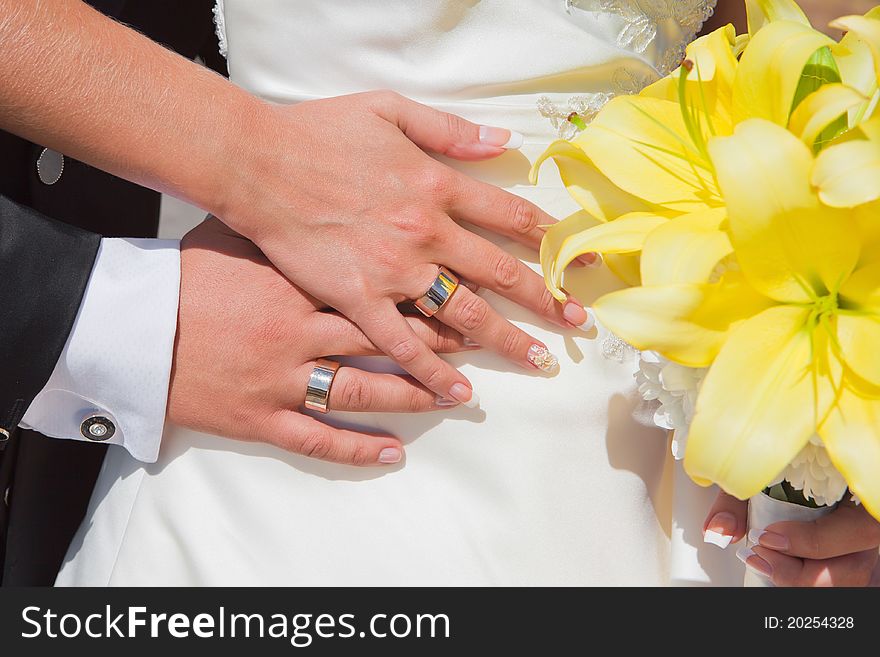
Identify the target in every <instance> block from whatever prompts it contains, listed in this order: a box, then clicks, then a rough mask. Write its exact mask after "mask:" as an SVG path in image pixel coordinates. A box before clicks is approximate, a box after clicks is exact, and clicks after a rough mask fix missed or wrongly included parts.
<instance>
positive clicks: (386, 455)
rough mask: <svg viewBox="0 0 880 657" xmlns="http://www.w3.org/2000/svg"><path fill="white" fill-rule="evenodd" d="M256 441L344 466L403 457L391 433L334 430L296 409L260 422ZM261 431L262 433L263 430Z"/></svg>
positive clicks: (383, 462) (387, 462)
mask: <svg viewBox="0 0 880 657" xmlns="http://www.w3.org/2000/svg"><path fill="white" fill-rule="evenodd" d="M260 428H261V435H260V436H259V437H258V438H257V439H258V440H260V441H261V442H262V441H266V440H268V442H270V443H272V444H274V445H276V446H278V447H281V448H282V449H286V450H287V451H289V452H295V453H297V454H302V455H303V456H309V457H312V458H316V459H320V460H322V461H332V462H334V463H343V464H346V465H357V466H362V467H363V466H367V467H370V466H382V465H393V464H394V463H398V462H400V460H401V458H403V446H402V445H401V443H400V441H399V440H398V439H397V438H394V437H392V436H379V435H377V436H373V435H370V434H366V433H359V432H357V431H348V430H346V429H337V428H335V427H330V426H328V425H326V424H324V423H323V422H319V421H318V420H316V419H314V418H311V417H309V416H307V415H303V414H302V413H297V412H296V411H279V412H277V413H275V414H273V415H272V416H271V418H269V419H268V420H267V422H266V423H264V424H261V425H260ZM263 432H264V433H263Z"/></svg>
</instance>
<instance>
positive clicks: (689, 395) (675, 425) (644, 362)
mask: <svg viewBox="0 0 880 657" xmlns="http://www.w3.org/2000/svg"><path fill="white" fill-rule="evenodd" d="M707 372H708V369H706V368H694V367H685V366H684V365H679V364H678V363H673V362H672V361H670V360H668V359H667V358H664V357H663V356H661V355H659V354H657V353H655V352H652V351H644V352H642V354H641V357H640V358H639V369H638V371H637V372H636V374H635V377H636V383H637V384H638V386H639V394H641V396H642V399H644V400H646V401H654V400H656V401H658V402H660V407H659V408H658V409H657V411H656V412H655V413H654V424H656V425H657V426H658V427H660V428H662V429H669V430H672V431H674V432H675V434H674V436H673V439H672V454H673V456H675V458H676V459H678V460H681V459H683V458H684V449H685V444H686V441H687V434H688V430H689V428H690V424H691V421H692V420H693V419H694V412H695V407H696V403H697V395H698V394H699V392H700V386H701V385H702V383H703V379H705V378H706V373H707Z"/></svg>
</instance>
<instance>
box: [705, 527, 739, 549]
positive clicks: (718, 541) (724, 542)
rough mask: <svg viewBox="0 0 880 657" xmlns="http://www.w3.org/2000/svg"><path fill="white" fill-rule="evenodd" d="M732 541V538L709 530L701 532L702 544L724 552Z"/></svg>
mask: <svg viewBox="0 0 880 657" xmlns="http://www.w3.org/2000/svg"><path fill="white" fill-rule="evenodd" d="M732 540H733V536H727V535H725V534H722V533H720V532H716V531H713V530H711V529H707V530H706V531H705V532H703V543H708V544H709V545H714V546H716V547H720V548H721V549H722V550H726V549H727V546H728V545H730V542H731V541H732Z"/></svg>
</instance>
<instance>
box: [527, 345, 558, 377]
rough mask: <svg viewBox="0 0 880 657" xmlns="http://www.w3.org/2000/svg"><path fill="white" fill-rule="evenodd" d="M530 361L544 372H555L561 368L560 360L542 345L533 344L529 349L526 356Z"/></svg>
mask: <svg viewBox="0 0 880 657" xmlns="http://www.w3.org/2000/svg"><path fill="white" fill-rule="evenodd" d="M526 358H528V361H529V362H530V363H531V364H532V365H533V366H534V367H536V368H537V369H539V370H541V371H542V372H553V371H555V370H556V368H557V367H559V359H558V358H556V356H554V355H553V354H551V353H550V350H549V349H547V347H545V346H544V345H542V344H533V345H532V346H531V347H529V353H528V355H527V356H526Z"/></svg>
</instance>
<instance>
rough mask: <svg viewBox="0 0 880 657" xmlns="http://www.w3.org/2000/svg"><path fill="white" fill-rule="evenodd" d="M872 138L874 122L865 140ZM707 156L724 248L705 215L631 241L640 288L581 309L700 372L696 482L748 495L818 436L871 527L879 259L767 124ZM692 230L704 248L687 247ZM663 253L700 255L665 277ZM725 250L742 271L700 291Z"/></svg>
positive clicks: (689, 457)
mask: <svg viewBox="0 0 880 657" xmlns="http://www.w3.org/2000/svg"><path fill="white" fill-rule="evenodd" d="M874 129H875V125H874V122H873V121H872V122H870V125H868V126H867V129H866V130H865V132H866V133H870V134H873V130H874ZM864 141H866V142H871V141H872V139H870V138H868V139H865V140H864ZM846 143H849V142H846ZM846 143H844V144H841V145H837V146H832V147H831V148H829V149H827V150H826V151H824V152H823V155H824V153H828V152H833V151H832V149H834V148H841V147H842V146H844V145H846ZM708 150H709V154H710V157H711V161H712V164H713V167H714V170H715V172H716V175H717V181H718V186H719V188H720V191H721V193H722V194H723V196H724V198H725V199H726V201H727V202H726V214H727V226H726V228H727V231H726V233H727V234H728V235H729V238H730V243H729V244H725V243H723V242H722V241H720V240H717V239H714V238H711V236H712V235H714V233H713V227H715V226H717V225H718V222H719V215H717V214H716V215H713V214H711V211H710V212H706V213H704V214H703V216H702V217H700V218H693V217H692V218H689V219H688V221H689V222H691V223H692V224H693V225H691V226H684V225H682V226H680V227H679V226H677V225H676V224H677V222H679V221H681V220H680V219H678V220H673V221H667V222H666V223H665V224H663V225H660V226H658V227H657V228H656V229H655V230H654V231H652V233H651V234H650V235H649V236H648V237H647V239H646V241H645V244H644V255H643V259H642V277H643V279H645V280H646V285H645V286H642V287H637V288H632V289H628V290H622V291H620V292H615V293H612V294H610V295H607V296H605V297H603V298H602V299H600V300H599V301H598V302H597V303H596V305H595V306H594V310H595V312H596V314H597V316H598V318H599V320H600V321H602V322H603V324H605V325H606V326H607V327H608V328H609V329H610V330H612V331H614V332H615V333H616V334H618V335H620V336H621V337H622V338H624V339H625V340H627V341H629V342H631V343H632V344H633V345H635V346H636V347H639V348H642V349H653V350H655V351H658V352H660V353H661V354H663V355H664V356H666V357H668V358H670V359H672V360H674V361H676V362H679V363H682V364H685V365H691V366H700V367H703V366H711V367H710V370H709V374H708V376H707V378H706V380H705V382H704V384H703V388H702V390H701V393H700V396H699V400H698V403H697V413H696V417H695V418H694V421H693V423H692V425H691V429H690V434H689V439H688V447H687V453H686V456H685V468H686V470H687V471H688V473H689V474H690V475H691V476H692V477H693V478H694V479H695V480H697V481H698V482H701V483H704V484H708V483H717V484H719V485H721V486H722V487H723V488H724V489H725V490H727V491H728V492H729V493H731V494H733V495H736V496H738V497H740V498H743V499H745V498H748V497H751V496H752V495H755V494H757V493H759V492H761V490H763V489H764V488H765V487H766V485H767V484H768V483H769V482H770V481H772V480H773V479H774V478H775V477H776V476H777V475H778V473H779V472H781V471H782V470H783V469H784V468H785V467H786V465H787V464H788V463H789V462H790V461H791V460H792V459H793V458H794V457H795V456H796V455H797V453H798V452H799V451H800V450H801V449H802V448H803V447H804V445H806V443H807V441H808V440H809V439H810V437H811V436H813V435H814V434H815V433H816V432H817V431H818V433H819V435H820V436H821V437H822V438H823V441H824V442H825V446H826V449H827V450H828V453H829V455H830V457H831V459H832V461H833V462H834V465H835V466H836V467H837V468H838V470H839V471H840V472H841V473H842V474H843V475H844V477H845V478H846V479H847V482H848V483H849V485H850V488H851V489H852V490H853V491H854V492H855V493H856V494H857V495H858V496H859V497H860V499H861V500H862V502H863V503H864V504H865V506H866V508H867V509H868V510H869V511H870V512H871V513H873V514H874V515H875V516H877V517H880V483H878V482H880V478H878V477H877V474H876V473H877V472H880V431H878V427H880V425H878V424H877V422H878V419H880V351H878V350H876V345H877V344H878V343H880V258H878V254H877V252H876V250H875V251H874V252H871V250H870V249H868V250H867V254H866V253H865V252H864V249H863V244H864V243H865V240H864V239H863V228H860V226H861V225H862V224H863V223H864V218H863V217H860V212H861V211H862V209H863V208H864V207H865V206H864V205H863V206H860V207H857V208H851V207H841V208H832V207H829V206H828V205H826V204H825V203H823V201H822V198H821V194H822V192H821V188H819V187H814V186H813V185H812V184H811V180H812V179H813V178H814V177H815V175H816V174H815V172H816V171H817V170H819V169H820V162H819V160H817V158H816V156H815V155H814V153H813V151H812V150H811V148H810V147H809V146H808V145H807V144H806V143H804V141H802V140H801V139H800V138H799V137H798V136H795V135H794V134H792V133H791V132H789V131H788V130H786V129H785V128H784V127H782V126H780V125H777V124H776V123H774V122H773V121H772V120H768V119H749V120H746V121H743V122H741V123H740V124H739V125H738V126H737V127H736V128H735V131H734V134H733V135H732V136H728V137H717V138H714V139H712V140H711V141H710V142H709V144H708ZM821 157H822V156H820V158H821ZM875 180H876V178H875ZM874 220H875V221H874V223H878V222H877V221H876V215H875V217H874ZM720 221H722V222H723V219H721V220H720ZM701 231H702V235H703V238H704V239H703V241H702V242H700V241H699V240H697V242H698V243H697V244H696V245H691V246H688V245H689V244H691V243H692V242H693V240H694V235H698V236H699V235H700V234H701ZM676 232H678V233H679V234H678V235H676V234H675V233H676ZM664 233H670V234H666V235H664ZM664 241H665V243H664ZM682 245H684V246H682ZM673 247H675V248H679V249H684V251H679V252H683V253H686V254H689V255H691V256H693V255H694V254H697V253H701V252H702V251H703V250H706V251H711V252H710V253H708V254H706V255H705V257H703V258H702V259H699V261H694V262H692V263H691V264H689V265H687V266H683V267H680V268H679V269H678V270H676V271H674V272H672V273H670V272H669V271H667V270H666V269H664V267H663V265H662V263H661V260H660V256H661V255H662V254H664V253H665V254H670V253H674V249H673ZM731 250H733V252H734V253H735V256H736V261H737V263H738V264H739V267H740V268H741V271H728V272H727V273H725V274H724V275H723V276H722V277H721V278H720V280H719V281H718V282H715V283H707V282H705V281H706V280H707V277H708V273H707V272H708V271H709V270H710V268H713V267H714V263H716V262H717V260H716V258H717V259H721V258H724V257H725V256H726V255H727V254H728V253H729V252H730V251H731ZM676 257H679V256H676ZM647 283H651V284H647Z"/></svg>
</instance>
